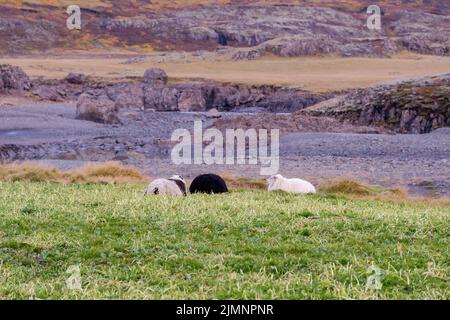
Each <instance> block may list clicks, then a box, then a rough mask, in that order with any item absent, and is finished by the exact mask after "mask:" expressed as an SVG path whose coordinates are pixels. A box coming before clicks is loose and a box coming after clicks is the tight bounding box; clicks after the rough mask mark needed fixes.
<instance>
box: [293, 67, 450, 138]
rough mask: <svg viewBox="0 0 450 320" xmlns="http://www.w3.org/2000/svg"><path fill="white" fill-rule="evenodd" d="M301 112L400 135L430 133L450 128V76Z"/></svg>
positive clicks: (382, 88)
mask: <svg viewBox="0 0 450 320" xmlns="http://www.w3.org/2000/svg"><path fill="white" fill-rule="evenodd" d="M300 113H303V114H308V115H314V116H329V117H333V118H336V119H340V120H342V121H347V122H351V123H355V124H359V125H374V126H383V127H385V128H388V129H391V130H393V131H396V132H399V133H427V132H430V131H432V130H434V129H437V128H440V127H448V126H450V74H445V75H440V76H435V77H426V78H422V79H415V80H409V81H399V82H395V83H389V84H383V85H379V86H375V87H371V88H367V89H358V90H354V91H352V92H351V93H349V94H347V95H343V96H339V97H336V98H334V99H331V100H329V101H325V102H323V103H320V104H318V105H316V106H313V107H310V108H306V109H305V110H302V111H300Z"/></svg>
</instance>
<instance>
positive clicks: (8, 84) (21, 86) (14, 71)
mask: <svg viewBox="0 0 450 320" xmlns="http://www.w3.org/2000/svg"><path fill="white" fill-rule="evenodd" d="M30 88H31V81H30V78H28V76H27V74H26V73H25V72H23V70H22V69H21V68H20V67H16V66H11V65H9V64H2V65H0V92H9V91H11V90H17V91H20V92H21V91H24V90H30Z"/></svg>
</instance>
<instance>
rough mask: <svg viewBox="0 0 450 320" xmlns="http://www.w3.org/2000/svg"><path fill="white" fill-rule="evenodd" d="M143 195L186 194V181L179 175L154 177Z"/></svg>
mask: <svg viewBox="0 0 450 320" xmlns="http://www.w3.org/2000/svg"><path fill="white" fill-rule="evenodd" d="M145 195H146V196H147V195H169V196H186V182H185V181H184V179H183V177H181V176H172V177H170V178H169V179H156V180H154V181H152V182H151V183H150V184H149V185H148V188H147V191H146V192H145Z"/></svg>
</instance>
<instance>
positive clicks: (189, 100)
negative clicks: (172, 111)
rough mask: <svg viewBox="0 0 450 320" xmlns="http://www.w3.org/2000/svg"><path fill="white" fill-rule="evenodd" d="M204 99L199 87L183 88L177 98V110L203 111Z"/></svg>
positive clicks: (204, 107)
mask: <svg viewBox="0 0 450 320" xmlns="http://www.w3.org/2000/svg"><path fill="white" fill-rule="evenodd" d="M205 109H206V100H205V97H204V95H203V92H202V90H201V89H200V88H193V89H186V90H183V91H182V92H181V94H180V96H179V98H178V110H179V111H185V112H186V111H204V110H205Z"/></svg>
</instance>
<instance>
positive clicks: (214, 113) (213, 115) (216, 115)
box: [206, 108, 222, 119]
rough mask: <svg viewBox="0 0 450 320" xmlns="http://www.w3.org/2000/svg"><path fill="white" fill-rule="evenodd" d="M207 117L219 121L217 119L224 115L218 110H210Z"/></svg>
mask: <svg viewBox="0 0 450 320" xmlns="http://www.w3.org/2000/svg"><path fill="white" fill-rule="evenodd" d="M206 116H207V117H208V118H212V119H217V118H220V117H222V115H221V114H220V112H219V111H218V110H217V109H216V108H212V109H209V110H208V112H207V113H206Z"/></svg>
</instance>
